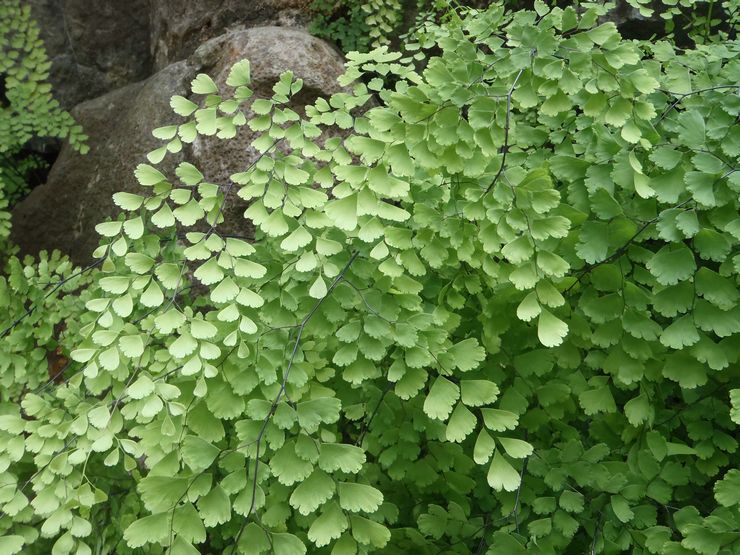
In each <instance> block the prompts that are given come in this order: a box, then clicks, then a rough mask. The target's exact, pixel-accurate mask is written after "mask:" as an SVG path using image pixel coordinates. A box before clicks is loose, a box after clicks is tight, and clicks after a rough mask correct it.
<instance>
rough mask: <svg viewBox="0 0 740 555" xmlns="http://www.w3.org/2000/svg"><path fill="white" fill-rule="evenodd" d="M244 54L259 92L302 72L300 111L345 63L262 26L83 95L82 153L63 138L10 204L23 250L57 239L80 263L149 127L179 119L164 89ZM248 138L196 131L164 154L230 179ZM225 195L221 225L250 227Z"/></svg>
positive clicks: (148, 145) (219, 72)
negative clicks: (176, 151) (177, 149)
mask: <svg viewBox="0 0 740 555" xmlns="http://www.w3.org/2000/svg"><path fill="white" fill-rule="evenodd" d="M244 58H247V59H249V60H250V61H251V62H252V79H253V85H252V88H253V89H254V91H255V94H256V95H257V96H262V97H265V96H269V95H271V90H272V85H273V84H274V83H275V82H276V81H277V79H278V77H279V75H280V74H281V73H282V72H283V71H285V70H287V69H290V70H292V71H293V72H294V74H295V75H296V77H301V78H303V79H304V81H305V87H304V91H302V93H301V94H300V95H299V97H298V98H297V99H296V102H294V105H293V108H294V109H296V110H297V111H302V109H303V106H304V105H305V104H306V103H308V102H310V101H313V100H314V99H315V98H316V97H317V96H319V95H321V96H329V95H330V94H332V93H333V92H336V91H337V90H339V86H338V84H337V83H336V78H337V77H338V76H339V75H340V74H341V73H342V71H343V64H342V58H341V56H340V55H339V54H338V53H337V52H336V51H335V50H334V49H333V48H331V47H330V46H328V45H327V44H326V43H324V42H323V41H321V40H320V39H317V38H315V37H312V36H311V35H309V34H307V33H305V32H303V31H298V30H292V29H287V28H284V27H261V28H254V29H248V30H245V31H235V32H230V33H227V34H226V35H223V36H221V37H217V38H216V39H213V40H212V41H209V42H207V43H206V44H204V45H203V46H202V47H201V48H199V49H198V51H197V52H196V53H195V54H194V55H193V56H192V57H191V58H190V59H189V60H187V61H182V62H178V63H175V64H172V65H169V66H167V67H166V68H165V69H163V70H162V71H160V72H158V73H156V74H155V75H153V76H152V77H150V78H149V79H147V80H145V81H143V82H141V83H135V84H132V85H128V86H126V87H124V88H121V89H119V90H116V91H113V92H110V93H108V94H106V95H104V96H101V97H99V98H96V99H94V100H90V101H87V102H84V103H82V104H80V105H79V106H78V107H77V108H75V109H74V110H73V116H74V117H75V118H76V119H77V121H79V122H80V123H81V124H82V126H83V128H84V129H85V131H86V133H87V134H88V135H89V136H90V141H89V145H90V152H89V153H88V154H87V155H85V156H82V155H80V154H78V153H76V152H75V151H74V150H72V149H71V148H69V147H68V146H65V147H64V148H63V149H62V152H61V154H60V155H59V158H58V159H57V161H56V162H55V163H54V165H53V167H52V169H51V173H50V174H49V179H48V181H47V183H46V184H44V185H42V186H40V187H37V188H36V189H34V190H33V191H32V192H31V194H30V195H29V196H28V198H26V199H25V200H23V201H22V202H21V203H19V204H18V205H17V206H16V207H15V208H14V210H13V234H12V238H13V240H14V241H15V242H16V243H18V245H19V246H20V247H21V251H22V252H23V253H28V254H36V253H38V252H39V251H40V250H42V249H46V250H49V249H55V248H56V249H60V250H61V251H62V252H64V253H67V254H69V255H70V256H71V257H72V259H73V260H74V261H75V262H77V263H81V264H84V263H87V262H89V261H90V260H91V254H92V251H93V250H94V249H95V247H96V246H97V244H98V236H97V233H96V232H95V225H96V224H98V223H99V222H101V221H103V220H105V218H106V217H108V216H113V215H114V214H116V213H117V211H118V209H117V207H116V206H115V205H114V204H113V202H112V200H111V196H112V195H113V194H114V193H115V192H117V191H140V190H141V189H140V187H139V185H138V183H137V182H136V180H135V179H134V176H133V171H134V169H135V167H136V166H137V164H139V163H141V162H145V161H146V160H145V155H146V153H147V152H149V151H150V150H152V149H153V148H155V147H156V146H159V143H158V141H157V140H156V139H154V138H153V137H152V136H151V130H152V129H153V128H155V127H159V126H163V125H169V124H172V123H176V122H178V121H179V119H180V118H179V117H178V116H176V115H175V114H173V113H172V111H171V109H170V108H169V100H170V97H171V96H173V95H175V94H180V95H183V96H188V90H189V84H190V81H191V80H192V79H193V78H194V77H195V75H196V74H197V73H200V72H207V73H209V74H210V75H212V76H213V77H214V79H215V80H216V81H217V82H219V83H223V82H224V81H225V80H226V76H227V74H228V71H229V69H230V68H231V66H232V65H233V64H234V63H236V62H237V61H239V60H241V59H244ZM253 138H254V137H253V135H252V134H251V132H250V131H249V130H248V129H247V128H246V127H245V128H242V130H241V132H240V134H239V135H238V136H237V137H236V138H234V139H231V140H229V141H221V140H219V139H216V138H215V137H214V138H205V139H198V140H197V141H196V143H194V144H193V145H192V147H188V148H187V149H184V150H183V152H182V153H181V154H180V155H178V156H168V158H167V160H168V161H169V162H168V163H169V164H171V165H174V164H176V163H177V162H179V160H181V159H182V158H183V157H184V158H185V159H187V160H189V161H191V162H192V163H194V164H195V165H196V166H198V167H199V168H200V169H201V171H202V172H203V173H204V175H205V177H206V179H207V180H209V181H211V182H215V183H220V184H225V185H227V184H228V181H229V176H230V175H231V174H233V173H235V172H238V171H242V170H243V169H245V168H246V167H247V166H248V165H249V164H250V163H251V162H252V161H253V160H254V159H255V152H254V150H253V149H252V148H251V147H250V143H251V141H252V139H253ZM231 196H233V195H231ZM228 202H229V203H230V205H229V208H228V209H227V210H225V211H224V215H225V217H226V218H227V221H229V222H231V224H230V225H231V226H235V227H231V228H230V227H229V226H224V231H225V232H234V233H238V234H242V235H244V234H248V233H249V230H248V229H245V228H244V221H243V219H242V217H241V212H242V211H243V206H239V205H238V204H237V203H236V202H232V199H229V201H228ZM234 222H236V223H234ZM239 226H241V228H240V227H239Z"/></svg>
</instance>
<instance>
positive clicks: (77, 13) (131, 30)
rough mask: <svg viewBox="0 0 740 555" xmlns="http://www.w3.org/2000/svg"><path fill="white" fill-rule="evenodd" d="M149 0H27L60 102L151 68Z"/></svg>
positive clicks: (66, 104) (106, 88)
mask: <svg viewBox="0 0 740 555" xmlns="http://www.w3.org/2000/svg"><path fill="white" fill-rule="evenodd" d="M149 2H150V0H127V1H126V2H121V1H120V0H96V1H95V2H94V3H91V2H89V1H88V0H30V2H29V3H30V5H31V13H32V15H33V17H34V19H35V20H36V21H37V22H38V24H39V27H40V29H41V38H42V40H43V41H44V45H45V47H46V51H47V54H48V55H49V58H50V59H51V61H52V67H51V72H50V81H51V84H52V86H53V90H54V95H55V96H56V97H57V98H58V99H59V101H60V103H61V104H62V106H64V107H65V108H71V107H72V106H75V105H76V104H78V103H79V102H82V101H84V100H87V99H90V98H94V97H96V96H99V95H100V94H102V93H105V92H107V91H110V90H113V89H117V88H119V87H121V86H123V85H127V84H129V83H133V82H136V81H140V80H141V79H144V78H145V77H147V76H148V75H150V74H151V67H152V63H151V54H150V44H149ZM93 4H94V5H93Z"/></svg>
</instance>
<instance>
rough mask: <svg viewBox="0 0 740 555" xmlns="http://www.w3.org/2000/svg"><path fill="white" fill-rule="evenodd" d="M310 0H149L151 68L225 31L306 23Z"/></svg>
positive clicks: (183, 57) (182, 55)
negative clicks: (184, 0)
mask: <svg viewBox="0 0 740 555" xmlns="http://www.w3.org/2000/svg"><path fill="white" fill-rule="evenodd" d="M311 1H312V0H250V1H245V0H198V1H195V2H193V1H191V2H183V0H153V1H152V3H151V13H150V33H151V36H150V43H151V52H152V57H153V61H154V67H155V68H156V69H161V68H163V67H165V66H166V65H168V64H170V63H172V62H174V61H177V60H182V59H185V58H187V57H188V56H190V55H191V54H192V53H193V52H194V51H195V50H196V48H198V46H200V45H201V44H203V43H204V42H206V41H207V40H209V39H211V38H214V37H216V36H219V35H222V34H223V33H224V32H226V31H233V30H240V29H245V28H250V27H257V26H266V25H279V26H284V27H301V26H304V25H305V24H306V23H308V19H309V15H308V13H309V10H308V6H309V5H310V4H311Z"/></svg>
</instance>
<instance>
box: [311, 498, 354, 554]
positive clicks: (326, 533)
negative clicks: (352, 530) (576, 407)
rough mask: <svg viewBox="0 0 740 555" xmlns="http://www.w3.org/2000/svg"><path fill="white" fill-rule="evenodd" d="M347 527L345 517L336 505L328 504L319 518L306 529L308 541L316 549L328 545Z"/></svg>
mask: <svg viewBox="0 0 740 555" xmlns="http://www.w3.org/2000/svg"><path fill="white" fill-rule="evenodd" d="M347 525H348V521H347V516H346V515H345V514H344V512H343V511H342V509H340V508H339V506H338V505H337V504H336V503H329V504H328V505H327V506H326V508H325V509H324V511H323V513H322V514H321V516H319V517H318V518H316V519H314V521H313V522H312V523H311V527H310V528H309V529H308V539H309V540H311V541H312V542H313V543H315V544H316V547H323V546H325V545H329V544H330V543H331V541H332V540H337V539H339V538H340V537H341V535H342V532H344V531H345V530H346V529H347Z"/></svg>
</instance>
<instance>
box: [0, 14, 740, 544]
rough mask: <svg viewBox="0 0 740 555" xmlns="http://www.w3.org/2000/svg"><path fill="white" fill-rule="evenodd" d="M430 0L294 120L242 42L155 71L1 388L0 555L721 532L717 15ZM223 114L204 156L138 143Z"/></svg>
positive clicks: (725, 203) (183, 133)
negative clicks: (52, 305)
mask: <svg viewBox="0 0 740 555" xmlns="http://www.w3.org/2000/svg"><path fill="white" fill-rule="evenodd" d="M459 14H460V16H461V17H460V18H451V19H449V20H448V21H446V22H445V23H443V24H434V23H427V24H426V25H425V26H424V27H423V29H422V30H421V31H420V32H419V33H418V34H417V36H416V41H415V42H410V43H409V44H408V45H407V48H408V50H407V51H406V52H404V53H399V52H391V51H389V50H388V49H387V48H381V49H377V50H375V51H373V52H371V53H369V54H358V53H355V54H351V55H349V61H348V63H347V72H346V74H345V75H344V76H343V77H342V79H341V84H342V85H344V86H345V87H346V91H345V92H341V93H337V94H335V95H333V96H332V97H331V98H330V99H329V100H328V101H327V100H326V99H318V100H317V101H316V102H315V104H314V105H312V106H309V107H308V108H307V110H306V114H305V116H301V115H299V114H298V113H296V112H295V111H293V110H292V109H290V107H289V105H290V100H291V98H292V97H293V96H294V95H296V94H297V93H299V91H300V90H301V87H302V81H301V79H300V78H298V77H296V76H294V75H292V74H291V73H285V74H283V76H282V77H281V78H280V80H279V81H278V82H277V83H276V84H275V86H274V89H273V90H274V94H273V96H272V97H271V98H258V99H253V97H252V91H251V89H250V81H251V78H250V66H249V62H248V61H243V62H240V63H238V64H236V65H235V66H234V67H233V69H232V70H231V73H230V75H229V77H228V79H227V81H226V85H225V86H224V87H223V88H221V87H219V86H218V85H217V84H216V83H215V82H214V81H213V80H212V79H211V78H210V77H208V76H207V75H204V74H201V75H198V76H197V78H196V79H195V80H194V81H193V82H192V92H193V95H195V98H196V99H197V102H194V101H193V100H191V99H188V98H184V97H180V96H176V97H173V99H172V103H171V105H172V108H173V110H174V112H175V114H176V115H177V117H178V119H173V123H172V124H171V125H168V126H166V127H162V128H158V129H155V130H154V135H155V137H158V138H160V139H161V140H162V141H163V143H162V147H161V148H159V149H157V150H156V151H154V152H153V153H151V155H150V160H149V162H150V163H148V164H147V163H142V164H140V165H139V166H138V168H137V169H136V177H137V179H138V181H139V183H140V184H141V186H142V189H141V191H140V192H138V193H129V192H125V193H123V192H122V193H117V194H116V195H115V196H114V201H115V202H116V204H117V205H118V206H119V207H120V208H121V210H122V213H121V215H120V217H119V218H118V219H116V220H114V221H108V222H105V223H102V224H100V225H99V226H98V231H99V233H100V234H101V235H102V237H103V239H102V241H101V245H100V247H99V248H98V250H97V251H96V253H95V256H96V257H97V258H98V259H99V260H100V268H101V272H100V273H99V274H98V275H97V276H96V278H95V283H94V284H93V285H92V286H91V288H90V289H89V293H88V294H89V300H87V303H86V309H87V311H88V313H87V315H88V316H87V318H88V320H85V319H84V318H82V319H81V321H80V325H81V327H79V329H78V330H76V337H77V341H78V345H77V348H76V349H75V350H74V351H73V352H72V355H71V358H72V359H73V360H74V361H75V365H74V367H73V368H70V369H69V371H68V373H67V374H66V378H65V381H64V383H62V384H59V385H58V386H57V387H55V388H47V389H38V388H36V389H32V390H29V389H26V390H24V391H21V392H19V393H17V394H16V395H14V398H13V399H9V400H8V401H9V402H5V403H3V404H2V405H1V406H0V412H1V413H2V416H0V434H2V435H1V436H0V457H2V459H1V460H2V461H3V464H4V465H5V469H6V471H5V473H4V482H3V484H1V485H0V510H1V511H2V513H1V514H0V534H3V535H2V536H0V550H1V551H2V552H5V553H15V552H21V551H22V552H23V553H48V552H53V553H91V552H93V551H95V552H96V553H109V552H121V553H125V552H129V550H131V551H136V550H139V551H138V552H144V553H178V554H179V553H198V552H202V551H206V552H222V553H229V554H231V553H250V554H252V553H275V554H277V555H300V554H303V553H307V552H311V553H317V554H321V553H332V554H334V555H338V554H356V553H360V554H363V553H421V554H424V553H429V554H438V553H459V554H473V553H487V554H489V555H511V554H524V553H543V554H546V553H547V554H549V553H589V552H590V553H619V552H635V553H656V554H659V553H660V554H673V553H698V554H708V553H711V554H719V553H722V554H731V553H734V552H736V550H737V545H738V532H737V530H738V529H740V512H739V511H740V496H739V495H738V493H739V491H740V486H739V484H738V481H739V480H740V473H738V470H737V468H736V467H737V440H736V439H735V437H734V436H735V435H736V425H737V423H738V420H739V418H738V410H739V409H740V407H739V406H738V401H740V395H739V392H738V374H737V368H738V366H737V354H738V352H739V351H738V349H737V346H738V339H739V338H740V313H739V310H740V309H739V308H738V302H737V301H738V298H740V293H739V292H738V275H739V273H740V253H739V251H738V243H739V242H740V227H739V226H740V219H739V218H738V198H739V196H738V192H739V190H740V177H739V176H740V172H739V171H738V158H739V155H740V127H738V126H737V124H736V122H737V117H738V113H739V110H740V101H739V99H738V85H737V84H738V83H739V82H740V64H738V62H737V54H738V50H740V48H739V46H738V44H737V43H736V42H728V43H725V44H715V45H708V46H701V47H697V48H696V49H694V50H690V51H685V52H682V51H677V50H676V48H675V47H674V46H672V45H671V44H670V43H668V42H657V43H646V42H638V41H624V40H622V39H621V38H620V36H619V34H618V32H617V31H616V29H615V27H614V25H613V24H603V25H599V24H598V20H599V17H600V16H602V15H603V14H604V8H603V7H601V6H598V5H592V4H589V5H587V6H585V7H584V6H582V9H580V10H576V9H574V8H565V9H560V8H553V9H550V8H548V7H546V6H545V5H544V4H542V3H537V4H536V5H535V11H526V10H520V11H516V12H506V11H505V10H504V9H503V8H502V6H501V5H499V4H496V5H493V6H491V7H489V8H487V9H486V10H483V11H477V10H467V11H465V10H461V11H460V12H459ZM388 83H392V85H388ZM371 99H372V102H371ZM245 107H246V108H248V109H249V110H250V113H251V114H252V116H250V118H249V119H248V118H247V117H246V116H245V112H244V111H243V108H245ZM242 126H248V128H249V129H250V130H251V131H252V132H254V133H255V134H256V138H255V140H254V141H253V143H252V146H253V147H254V148H255V149H256V151H257V152H258V153H259V155H258V156H257V157H256V158H255V160H254V161H253V162H252V163H251V164H249V165H248V166H247V167H244V168H241V170H240V171H238V172H237V173H235V174H234V175H232V176H231V179H230V181H229V183H212V182H210V181H209V178H208V176H207V175H204V174H203V173H202V172H201V171H200V170H199V168H197V167H195V166H194V165H192V164H189V163H187V162H183V163H181V164H179V165H178V166H177V168H176V169H175V171H174V173H173V174H172V175H170V174H169V173H167V172H166V171H165V170H164V169H163V166H162V167H157V166H158V165H159V163H160V162H161V161H162V160H163V159H164V158H166V157H167V156H168V152H169V151H170V150H176V149H177V148H178V145H179V144H180V143H182V142H184V143H190V142H192V141H194V140H195V138H196V137H197V136H198V135H203V136H207V137H217V138H218V139H222V140H229V139H231V138H233V137H234V136H235V135H236V133H237V130H238V129H239V128H240V127H242ZM330 128H338V129H339V130H341V131H342V133H341V134H340V135H341V136H339V137H333V138H326V137H327V134H325V133H324V131H325V130H327V129H330ZM232 191H233V192H236V194H237V195H238V196H239V197H240V198H242V199H244V200H247V201H249V203H250V204H249V207H248V208H247V210H246V211H245V212H244V218H245V220H246V222H247V223H248V224H251V226H253V228H254V229H255V233H254V237H253V238H251V240H249V241H247V240H244V239H243V238H237V237H234V236H233V235H232V234H230V233H227V232H224V231H222V230H223V229H224V203H225V202H226V200H225V199H227V198H230V195H229V193H230V192H232ZM733 403H734V404H733Z"/></svg>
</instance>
